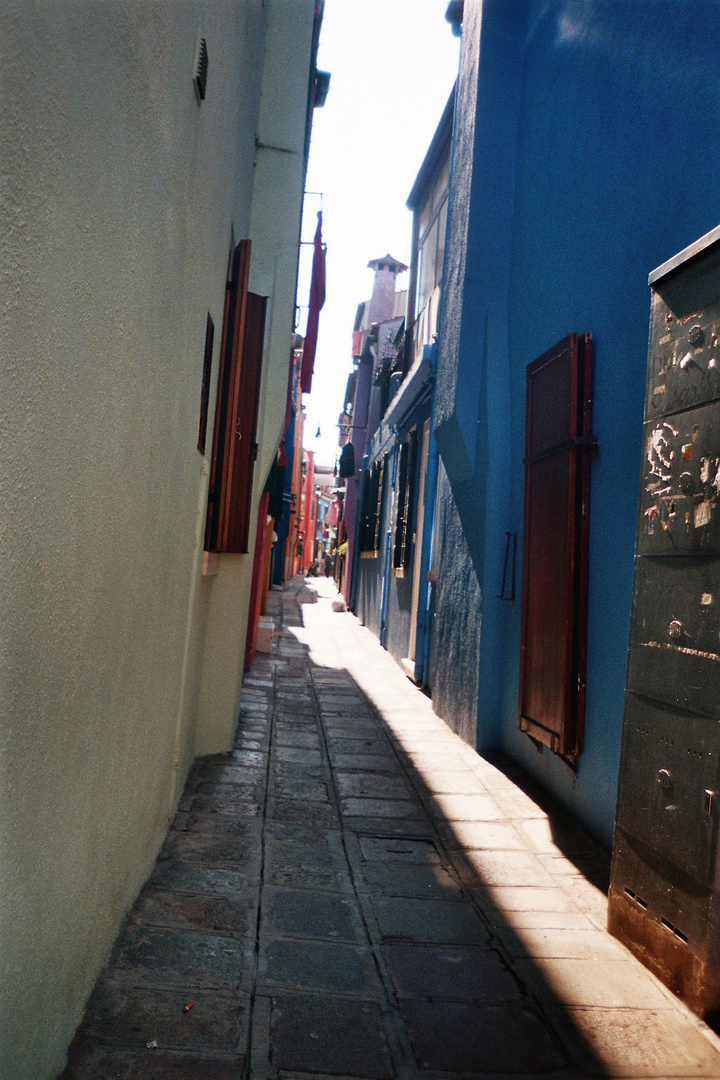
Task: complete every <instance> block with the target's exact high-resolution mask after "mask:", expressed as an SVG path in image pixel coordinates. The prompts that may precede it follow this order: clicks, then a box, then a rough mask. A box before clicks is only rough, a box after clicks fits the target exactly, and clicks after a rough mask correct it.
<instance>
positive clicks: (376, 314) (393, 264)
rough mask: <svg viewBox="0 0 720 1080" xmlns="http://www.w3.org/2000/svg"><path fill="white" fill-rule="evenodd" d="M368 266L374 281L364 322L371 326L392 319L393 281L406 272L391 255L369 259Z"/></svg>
mask: <svg viewBox="0 0 720 1080" xmlns="http://www.w3.org/2000/svg"><path fill="white" fill-rule="evenodd" d="M368 266H369V267H370V269H371V270H374V271H375V281H374V283H373V291H372V297H371V298H370V306H369V310H368V312H367V318H366V320H365V322H366V325H367V326H372V325H373V323H381V322H385V321H386V320H387V319H392V317H393V314H394V309H395V279H396V278H397V276H398V274H400V273H402V271H403V270H407V266H406V265H405V263H401V262H400V260H399V259H393V257H392V255H384V256H383V257H382V258H381V259H371V260H370V262H369V263H368Z"/></svg>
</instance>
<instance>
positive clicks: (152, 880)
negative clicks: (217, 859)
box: [147, 859, 255, 899]
mask: <svg viewBox="0 0 720 1080" xmlns="http://www.w3.org/2000/svg"><path fill="white" fill-rule="evenodd" d="M254 879H255V875H250V874H248V873H247V872H245V871H243V870H237V869H231V868H229V867H212V866H204V865H202V864H201V863H192V862H185V861H180V860H174V859H172V860H171V859H162V860H160V861H159V862H157V863H156V864H155V869H154V870H153V872H152V874H151V875H150V877H149V878H148V881H147V885H148V886H149V887H151V888H156V889H161V890H163V891H165V892H167V891H172V892H179V893H189V894H200V895H202V896H208V895H210V896H212V895H214V896H225V897H229V898H231V899H232V898H235V897H237V896H240V895H242V893H243V891H244V890H245V889H246V888H248V887H249V886H250V885H251V884H252V885H254Z"/></svg>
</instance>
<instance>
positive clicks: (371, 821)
mask: <svg viewBox="0 0 720 1080" xmlns="http://www.w3.org/2000/svg"><path fill="white" fill-rule="evenodd" d="M343 822H344V825H345V828H346V830H348V831H349V832H353V833H355V834H356V835H357V836H382V837H385V838H388V837H392V836H398V837H403V838H405V839H406V838H407V837H416V838H432V837H434V836H435V830H434V829H433V827H432V823H431V821H430V820H429V818H427V817H424V816H422V817H417V818H411V817H399V818H396V819H394V818H392V817H380V816H378V817H372V816H370V817H364V816H357V817H344V818H343Z"/></svg>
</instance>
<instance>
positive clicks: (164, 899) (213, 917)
mask: <svg viewBox="0 0 720 1080" xmlns="http://www.w3.org/2000/svg"><path fill="white" fill-rule="evenodd" d="M254 907H255V898H254V896H253V895H251V894H250V895H245V896H243V895H242V893H241V894H239V896H237V897H235V898H233V899H230V898H229V897H224V896H203V895H199V896H198V895H195V896H187V895H185V894H184V893H178V892H164V891H161V890H158V889H152V888H145V889H143V891H142V892H141V893H140V896H139V897H138V899H137V901H136V902H135V905H134V907H133V909H132V912H131V914H130V921H131V922H132V923H146V924H147V925H149V926H173V927H184V928H189V929H202V930H215V931H219V932H221V933H229V934H244V933H247V932H248V930H249V928H250V920H251V918H253V915H254Z"/></svg>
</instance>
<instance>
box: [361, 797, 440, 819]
mask: <svg viewBox="0 0 720 1080" xmlns="http://www.w3.org/2000/svg"><path fill="white" fill-rule="evenodd" d="M340 802H341V807H342V813H343V816H344V817H366V816H367V817H373V818H392V819H394V820H397V819H398V818H402V819H407V818H422V817H423V816H424V815H423V811H422V807H420V806H418V804H417V803H416V802H414V801H413V800H411V799H372V798H370V797H368V798H357V799H341V800H340Z"/></svg>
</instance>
